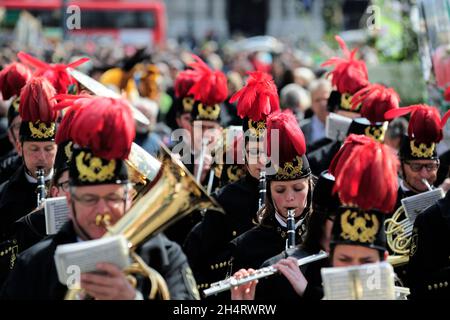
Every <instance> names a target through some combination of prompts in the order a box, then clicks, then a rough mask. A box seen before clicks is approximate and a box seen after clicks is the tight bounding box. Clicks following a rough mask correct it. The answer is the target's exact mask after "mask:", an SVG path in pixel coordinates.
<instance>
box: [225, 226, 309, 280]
mask: <svg viewBox="0 0 450 320" xmlns="http://www.w3.org/2000/svg"><path fill="white" fill-rule="evenodd" d="M304 228H305V225H304V224H303V225H301V226H299V227H298V228H297V230H296V236H295V240H296V243H297V244H300V243H301V242H302V235H303V233H304ZM287 231H288V230H287V228H285V227H283V226H281V225H280V224H279V223H278V221H277V220H276V219H275V217H269V218H268V219H267V222H266V223H265V224H264V225H258V226H256V227H254V228H252V229H251V230H249V231H247V232H245V233H244V234H242V235H240V236H239V237H237V238H235V239H233V240H232V241H231V242H230V252H231V264H232V272H233V273H234V272H236V271H238V270H240V269H242V268H244V269H248V268H253V269H257V268H259V267H260V266H261V265H262V264H263V262H264V261H266V260H267V259H269V258H271V257H273V256H275V255H277V254H279V253H280V252H282V251H283V250H285V249H286V239H287Z"/></svg>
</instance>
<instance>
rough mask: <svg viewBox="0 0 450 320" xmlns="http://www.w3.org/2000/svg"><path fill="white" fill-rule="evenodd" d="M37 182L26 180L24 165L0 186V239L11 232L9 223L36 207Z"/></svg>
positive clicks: (3, 238)
mask: <svg viewBox="0 0 450 320" xmlns="http://www.w3.org/2000/svg"><path fill="white" fill-rule="evenodd" d="M36 187H37V184H35V183H30V182H28V180H27V178H26V177H25V169H24V166H20V168H19V169H17V171H16V172H15V173H14V175H13V176H12V177H11V179H9V180H8V181H5V182H4V183H3V184H2V185H1V186H0V231H1V235H0V236H1V238H0V239H1V240H5V239H6V237H7V236H8V234H9V233H10V232H11V225H12V224H13V223H14V222H15V221H16V220H18V219H20V218H21V217H23V216H25V215H26V214H28V213H30V212H31V211H32V210H33V209H34V208H36V205H37V203H36V201H37V194H36Z"/></svg>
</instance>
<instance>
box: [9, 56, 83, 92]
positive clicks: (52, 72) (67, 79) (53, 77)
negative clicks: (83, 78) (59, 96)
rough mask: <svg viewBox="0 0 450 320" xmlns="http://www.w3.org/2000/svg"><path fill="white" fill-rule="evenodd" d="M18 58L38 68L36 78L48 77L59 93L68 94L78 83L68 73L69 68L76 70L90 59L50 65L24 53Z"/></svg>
mask: <svg viewBox="0 0 450 320" xmlns="http://www.w3.org/2000/svg"><path fill="white" fill-rule="evenodd" d="M17 56H18V57H19V59H20V60H21V61H22V62H23V63H26V64H28V65H30V66H32V67H34V68H36V71H35V74H34V75H35V76H43V77H46V78H47V79H48V80H49V81H50V83H51V84H52V85H53V86H54V87H55V89H56V91H57V92H58V93H67V90H68V88H69V86H70V85H76V84H77V81H76V80H75V79H74V78H73V77H72V76H71V75H70V74H69V73H68V72H67V68H76V67H78V66H79V65H81V64H83V63H85V62H87V61H89V58H81V59H78V60H77V61H74V62H72V63H69V64H67V65H65V64H62V63H58V64H48V63H46V62H43V61H41V60H39V59H36V58H35V57H33V56H31V55H29V54H27V53H25V52H22V51H21V52H19V53H18V54H17Z"/></svg>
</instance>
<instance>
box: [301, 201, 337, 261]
mask: <svg viewBox="0 0 450 320" xmlns="http://www.w3.org/2000/svg"><path fill="white" fill-rule="evenodd" d="M317 209H318V208H316V206H315V205H314V204H313V206H312V210H313V212H312V214H311V216H310V219H309V223H308V225H307V229H306V238H305V241H304V242H303V244H302V246H303V247H304V248H305V249H306V250H308V251H311V252H318V251H320V250H321V249H322V247H321V245H320V241H321V240H322V237H323V233H324V226H325V222H326V221H327V220H328V217H329V215H330V213H329V212H324V211H321V210H317Z"/></svg>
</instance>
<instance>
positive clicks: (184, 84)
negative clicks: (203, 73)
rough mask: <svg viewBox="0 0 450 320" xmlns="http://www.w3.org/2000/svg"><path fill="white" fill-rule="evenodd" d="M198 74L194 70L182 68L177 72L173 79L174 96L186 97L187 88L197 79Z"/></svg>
mask: <svg viewBox="0 0 450 320" xmlns="http://www.w3.org/2000/svg"><path fill="white" fill-rule="evenodd" d="M198 76H199V75H198V74H197V72H195V71H194V70H184V71H181V72H180V73H178V75H177V78H176V79H175V96H176V97H177V98H184V97H186V96H187V95H188V92H189V90H190V89H191V88H192V86H193V85H194V84H195V82H196V81H197V80H198Z"/></svg>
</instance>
